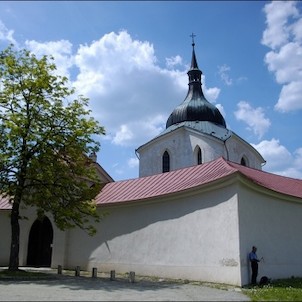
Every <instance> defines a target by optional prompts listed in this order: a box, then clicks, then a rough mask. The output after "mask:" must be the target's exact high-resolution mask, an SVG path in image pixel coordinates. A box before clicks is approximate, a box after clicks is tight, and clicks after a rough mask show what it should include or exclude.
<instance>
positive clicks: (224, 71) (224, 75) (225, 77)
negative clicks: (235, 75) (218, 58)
mask: <svg viewBox="0 0 302 302" xmlns="http://www.w3.org/2000/svg"><path fill="white" fill-rule="evenodd" d="M230 70H231V68H230V67H229V66H227V65H226V64H224V65H222V66H218V74H219V75H220V78H221V80H222V81H223V82H224V83H225V84H226V85H228V86H231V85H232V84H233V80H232V79H231V78H230V76H229V74H228V72H229V71H230Z"/></svg>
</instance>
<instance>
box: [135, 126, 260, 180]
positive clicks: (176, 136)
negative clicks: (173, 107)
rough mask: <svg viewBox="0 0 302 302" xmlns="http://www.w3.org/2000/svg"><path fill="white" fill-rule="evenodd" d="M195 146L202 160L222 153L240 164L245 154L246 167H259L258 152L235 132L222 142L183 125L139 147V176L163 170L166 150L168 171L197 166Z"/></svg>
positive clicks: (206, 160)
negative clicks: (168, 157)
mask: <svg viewBox="0 0 302 302" xmlns="http://www.w3.org/2000/svg"><path fill="white" fill-rule="evenodd" d="M196 146H199V147H200V149H201V153H202V162H203V163H204V162H209V161H212V160H215V159H217V158H219V157H221V156H223V157H224V158H226V159H227V160H230V161H233V162H236V163H239V164H240V163H241V159H242V157H244V158H245V160H246V161H247V166H248V167H251V168H254V169H259V170H261V169H262V167H261V164H262V161H263V158H262V157H261V155H260V154H259V153H258V152H257V151H256V150H255V149H254V148H253V147H252V146H251V145H249V144H248V143H246V142H245V141H244V140H242V139H241V138H240V137H238V136H237V135H236V134H234V133H233V134H232V136H231V137H230V138H228V139H227V140H226V141H225V142H224V141H223V140H220V139H218V138H216V137H214V136H212V135H208V134H203V133H200V132H198V131H195V130H191V129H189V128H185V127H182V128H179V129H177V130H175V131H172V132H169V133H166V134H165V135H163V136H160V137H158V138H156V139H154V140H153V141H151V142H149V143H148V144H147V145H146V146H144V147H143V148H141V149H140V150H139V155H140V162H139V176H140V177H144V176H149V175H154V174H159V173H162V156H163V154H164V152H165V151H168V153H169V155H170V170H171V171H173V170H176V169H181V168H185V167H191V166H194V165H196V164H197V157H196V153H195V152H194V151H195V148H196Z"/></svg>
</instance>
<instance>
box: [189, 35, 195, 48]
mask: <svg viewBox="0 0 302 302" xmlns="http://www.w3.org/2000/svg"><path fill="white" fill-rule="evenodd" d="M190 37H191V38H192V46H193V47H194V46H195V42H194V37H196V35H194V33H192V34H191V35H190Z"/></svg>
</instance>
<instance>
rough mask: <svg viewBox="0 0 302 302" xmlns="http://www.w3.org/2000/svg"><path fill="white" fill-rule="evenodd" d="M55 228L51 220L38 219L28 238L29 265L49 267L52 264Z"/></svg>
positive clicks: (45, 218)
mask: <svg viewBox="0 0 302 302" xmlns="http://www.w3.org/2000/svg"><path fill="white" fill-rule="evenodd" d="M52 241H53V228H52V225H51V222H50V220H49V219H48V218H47V217H46V216H44V218H43V219H42V220H41V219H36V221H35V222H34V223H33V225H32V226H31V229H30V232H29V238H28V249H27V265H28V266H35V267H41V266H44V267H49V266H50V265H51V255H52Z"/></svg>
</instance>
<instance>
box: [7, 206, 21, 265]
mask: <svg viewBox="0 0 302 302" xmlns="http://www.w3.org/2000/svg"><path fill="white" fill-rule="evenodd" d="M19 205H20V202H19V201H17V200H14V203H13V208H12V212H11V219H10V222H11V230H12V237H11V246H10V258H9V270H12V271H16V270H18V269H19V249H20V225H19Z"/></svg>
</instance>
